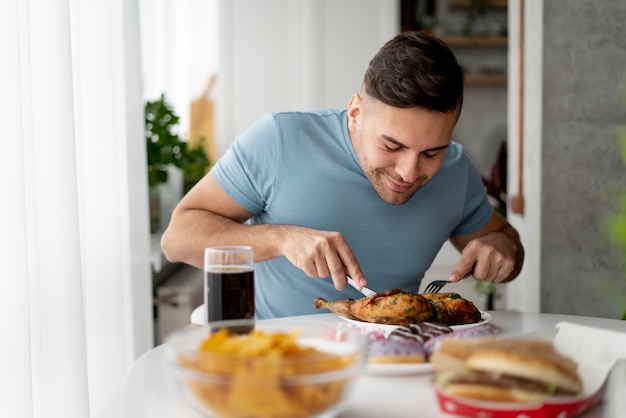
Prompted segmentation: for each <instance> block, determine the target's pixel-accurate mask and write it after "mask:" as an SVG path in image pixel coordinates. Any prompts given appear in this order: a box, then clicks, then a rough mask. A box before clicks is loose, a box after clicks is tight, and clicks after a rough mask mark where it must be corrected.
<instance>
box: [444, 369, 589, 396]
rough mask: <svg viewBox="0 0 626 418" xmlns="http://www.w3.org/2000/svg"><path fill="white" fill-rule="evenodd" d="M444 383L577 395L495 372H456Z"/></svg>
mask: <svg viewBox="0 0 626 418" xmlns="http://www.w3.org/2000/svg"><path fill="white" fill-rule="evenodd" d="M446 383H455V384H483V385H489V386H497V387H504V388H507V389H521V390H525V391H528V392H537V393H545V394H548V395H577V392H574V391H570V390H567V389H564V388H560V387H557V386H556V385H549V384H546V383H543V382H538V381H534V380H528V379H523V378H520V377H515V376H509V375H505V374H497V373H481V372H471V373H457V374H454V375H453V376H451V377H450V378H449V379H447V380H446Z"/></svg>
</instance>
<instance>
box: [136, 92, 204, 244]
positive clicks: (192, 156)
mask: <svg viewBox="0 0 626 418" xmlns="http://www.w3.org/2000/svg"><path fill="white" fill-rule="evenodd" d="M144 115H145V138H146V150H147V156H148V185H149V188H150V230H151V232H152V233H156V232H159V230H160V218H161V213H162V211H161V201H160V188H161V187H162V186H163V185H164V184H166V183H167V182H168V181H169V180H170V177H171V176H170V173H171V172H172V167H176V168H178V169H180V170H181V171H182V182H183V185H182V189H183V193H186V192H187V191H189V189H191V187H193V185H194V184H196V183H197V182H198V181H199V180H200V179H201V178H202V177H203V176H204V175H205V174H206V172H207V171H208V169H209V166H210V162H209V159H208V157H207V155H206V153H205V151H204V147H203V146H202V141H199V142H198V143H197V145H195V146H189V143H188V142H186V141H183V140H181V138H180V137H179V135H178V123H179V119H180V118H179V117H178V115H177V114H176V113H175V112H174V109H173V108H172V106H171V105H170V104H169V103H168V102H167V100H166V99H165V94H161V96H160V97H159V98H158V99H157V100H155V101H147V102H146V103H145V108H144Z"/></svg>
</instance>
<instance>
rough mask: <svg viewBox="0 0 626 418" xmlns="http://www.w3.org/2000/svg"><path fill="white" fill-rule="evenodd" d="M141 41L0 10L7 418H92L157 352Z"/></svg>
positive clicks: (105, 28) (71, 1)
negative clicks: (142, 360) (132, 369)
mask: <svg viewBox="0 0 626 418" xmlns="http://www.w3.org/2000/svg"><path fill="white" fill-rule="evenodd" d="M138 30H139V29H138V12H137V2H136V0H132V1H131V0H93V1H90V2H82V1H80V0H30V1H28V0H2V1H1V2H0V56H1V57H2V64H1V65H0V120H1V121H2V124H1V125H0V126H1V127H2V131H1V132H0V134H1V138H2V139H1V140H0V141H1V142H0V143H1V144H2V147H1V148H0V150H1V152H2V154H1V155H2V156H3V162H2V163H1V164H0V173H1V176H2V177H1V178H2V180H1V181H2V188H1V191H2V198H1V203H0V222H1V225H2V227H1V228H0V237H1V238H0V242H1V243H2V246H1V248H0V250H1V251H0V269H1V270H0V278H1V280H0V283H1V284H2V286H1V288H0V289H2V296H3V297H2V298H1V301H0V324H1V326H0V332H1V333H2V334H1V338H2V343H1V344H0V417H20V418H25V417H64V418H65V417H79V418H85V417H89V416H90V415H91V414H92V413H93V412H95V411H96V410H97V408H98V407H99V405H100V404H101V403H102V402H103V401H104V400H105V399H106V397H107V395H108V394H109V393H111V392H112V391H113V390H114V388H115V386H116V385H117V384H119V382H120V381H121V379H122V377H123V375H124V373H125V372H126V371H127V370H128V368H129V366H130V365H131V364H132V362H133V360H134V359H135V358H136V357H137V356H138V355H140V354H142V353H143V352H145V351H146V350H148V349H150V348H151V347H152V342H153V329H152V308H151V299H152V298H151V295H152V289H151V274H150V262H149V253H150V248H149V228H148V203H147V202H148V197H147V195H148V191H147V180H146V169H145V167H146V161H145V159H146V157H145V143H144V139H143V104H142V99H141V83H140V68H139V67H140V63H139V62H140V60H139V56H140V51H139V35H138V33H139V32H138Z"/></svg>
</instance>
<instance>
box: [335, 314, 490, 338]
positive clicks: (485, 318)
mask: <svg viewBox="0 0 626 418" xmlns="http://www.w3.org/2000/svg"><path fill="white" fill-rule="evenodd" d="M480 315H481V317H482V320H481V321H479V322H474V323H473V324H465V325H452V326H451V327H450V328H452V330H453V331H460V330H462V329H469V328H474V327H477V326H479V325H482V324H486V323H487V322H489V321H491V314H490V313H489V312H484V311H480ZM340 318H341V319H344V320H346V321H348V322H350V323H352V324H354V325H356V326H358V327H360V328H361V329H364V330H370V331H373V330H382V331H384V333H385V335H389V333H390V332H391V331H393V330H394V329H396V328H398V327H399V326H398V325H387V324H376V323H374V322H363V321H357V320H354V319H348V318H344V317H343V316H341V317H340Z"/></svg>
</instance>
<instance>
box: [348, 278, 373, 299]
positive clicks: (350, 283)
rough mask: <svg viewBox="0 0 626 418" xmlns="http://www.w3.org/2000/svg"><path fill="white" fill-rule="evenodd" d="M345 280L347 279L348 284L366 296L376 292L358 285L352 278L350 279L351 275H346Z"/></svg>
mask: <svg viewBox="0 0 626 418" xmlns="http://www.w3.org/2000/svg"><path fill="white" fill-rule="evenodd" d="M346 280H347V281H348V284H349V285H350V286H352V287H354V288H355V289H356V290H358V291H359V292H361V293H363V294H364V295H365V296H367V297H370V296H374V295H375V294H376V292H374V291H373V290H372V289H368V288H367V287H361V286H359V285H358V284H357V283H356V282H355V281H354V280H352V277H350V276H346Z"/></svg>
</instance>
